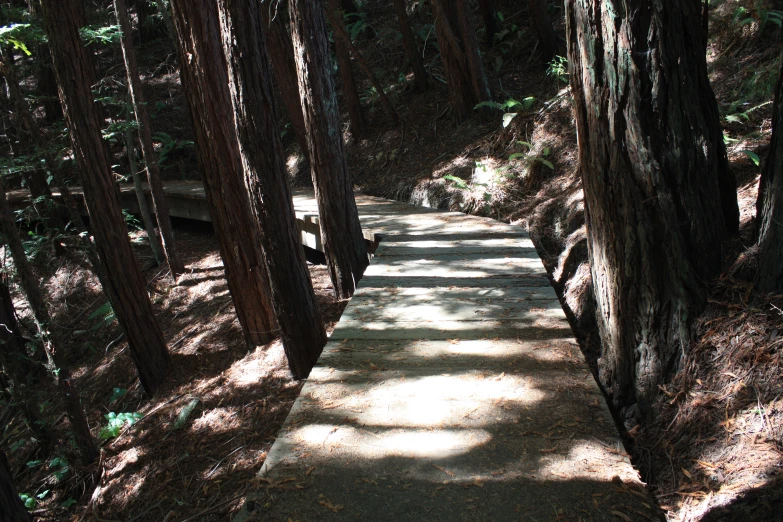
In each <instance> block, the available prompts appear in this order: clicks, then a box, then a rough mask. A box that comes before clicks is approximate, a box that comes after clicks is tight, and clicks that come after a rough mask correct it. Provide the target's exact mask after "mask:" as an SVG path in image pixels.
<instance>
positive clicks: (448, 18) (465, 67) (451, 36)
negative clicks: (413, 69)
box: [432, 0, 491, 122]
mask: <svg viewBox="0 0 783 522" xmlns="http://www.w3.org/2000/svg"><path fill="white" fill-rule="evenodd" d="M432 10H433V12H434V14H435V29H436V34H437V37H438V43H439V44H440V55H441V59H442V60H443V70H444V72H445V74H446V84H447V87H448V90H449V101H450V102H451V110H452V112H453V114H454V119H455V120H456V121H457V122H461V121H464V120H466V119H468V118H469V117H470V115H471V114H472V113H473V107H474V106H475V105H476V104H477V103H479V102H482V101H488V100H490V99H491V96H490V92H489V83H488V82H487V76H486V74H485V72H484V66H483V64H482V60H481V55H480V54H479V51H478V44H477V42H476V31H475V29H474V26H473V21H472V14H471V12H470V10H469V9H468V6H467V5H466V2H465V0H455V1H454V2H446V1H445V0H432Z"/></svg>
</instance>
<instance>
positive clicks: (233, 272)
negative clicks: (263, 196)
mask: <svg viewBox="0 0 783 522" xmlns="http://www.w3.org/2000/svg"><path fill="white" fill-rule="evenodd" d="M171 9H172V14H173V18H174V28H175V29H176V31H177V41H178V43H179V55H180V59H181V62H182V65H181V67H180V75H181V78H182V86H183V88H184V91H185V95H186V97H187V99H188V105H189V106H190V114H191V116H192V118H193V128H194V130H195V133H196V148H197V151H198V158H199V164H200V165H201V173H202V176H203V180H204V189H205V191H206V195H207V202H208V204H209V209H210V210H209V213H210V215H211V216H212V223H213V224H214V226H215V231H216V232H217V237H218V240H219V242H220V252H221V255H222V257H223V264H224V266H225V269H226V279H227V280H228V288H229V290H230V291H231V297H232V298H233V300H234V306H235V308H236V311H237V315H238V317H239V322H240V324H241V325H242V331H243V333H244V336H245V342H246V343H247V344H248V345H249V346H253V345H256V344H265V343H267V342H269V341H271V340H272V339H273V338H274V337H275V335H274V334H275V332H276V331H277V321H276V319H275V315H274V310H273V307H272V301H271V295H270V294H271V290H270V287H269V274H268V273H267V270H266V265H265V264H264V257H263V253H262V250H261V230H260V228H259V224H258V221H256V219H255V218H254V217H253V214H252V213H251V211H250V202H249V201H248V197H247V191H246V190H245V186H244V182H243V180H242V176H243V174H242V173H243V170H242V162H241V158H240V155H239V146H238V143H237V136H236V132H235V130H234V127H233V124H232V122H233V114H232V109H231V94H230V92H229V88H228V74H227V71H226V61H225V58H224V56H223V49H222V47H221V45H220V41H221V39H220V21H219V19H218V11H217V4H216V2H215V1H214V0H187V1H186V0H172V2H171Z"/></svg>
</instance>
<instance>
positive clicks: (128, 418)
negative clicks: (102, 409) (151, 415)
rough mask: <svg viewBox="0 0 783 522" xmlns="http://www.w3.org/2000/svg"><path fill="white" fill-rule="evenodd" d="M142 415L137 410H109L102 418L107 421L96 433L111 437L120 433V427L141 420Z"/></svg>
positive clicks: (104, 437)
mask: <svg viewBox="0 0 783 522" xmlns="http://www.w3.org/2000/svg"><path fill="white" fill-rule="evenodd" d="M142 417H143V415H142V414H141V413H138V412H133V413H114V412H113V411H112V412H109V413H107V414H106V415H104V418H105V419H106V420H107V421H108V422H107V424H106V426H104V427H103V428H101V432H100V434H99V435H98V436H99V437H100V438H102V439H104V440H106V439H113V438H115V437H116V436H117V435H119V434H120V432H121V431H122V428H124V427H125V426H126V425H127V426H133V425H134V424H136V423H137V422H139V421H140V420H141V418H142Z"/></svg>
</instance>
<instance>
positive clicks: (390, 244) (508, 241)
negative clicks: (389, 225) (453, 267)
mask: <svg viewBox="0 0 783 522" xmlns="http://www.w3.org/2000/svg"><path fill="white" fill-rule="evenodd" d="M389 239H390V241H384V243H383V244H384V246H385V247H386V248H388V249H391V251H392V252H394V251H395V250H396V249H397V248H416V249H425V248H426V249H428V250H430V249H435V250H441V249H447V248H448V249H456V248H460V249H463V250H464V249H465V247H472V248H477V247H483V248H487V249H493V248H498V249H499V248H503V249H508V248H519V249H535V246H534V245H533V241H532V240H531V239H527V238H523V239H520V238H490V239H464V240H461V241H448V240H426V239H423V240H421V241H393V239H394V237H393V236H392V237H391V238H389Z"/></svg>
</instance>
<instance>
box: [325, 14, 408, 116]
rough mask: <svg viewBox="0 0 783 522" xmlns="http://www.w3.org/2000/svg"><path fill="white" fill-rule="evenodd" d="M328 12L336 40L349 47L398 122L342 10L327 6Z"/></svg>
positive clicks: (390, 113)
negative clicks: (349, 30) (357, 45)
mask: <svg viewBox="0 0 783 522" xmlns="http://www.w3.org/2000/svg"><path fill="white" fill-rule="evenodd" d="M326 13H327V18H329V21H330V22H331V24H332V30H333V32H334V37H335V40H340V41H342V43H343V45H345V46H346V47H347V48H348V50H349V51H350V53H351V54H352V55H353V57H354V59H355V60H356V63H357V64H358V65H359V68H360V69H361V70H362V71H363V72H364V74H365V75H366V76H367V79H368V80H370V83H371V84H372V86H373V87H375V91H376V92H377V93H378V98H379V99H380V100H381V106H382V107H383V110H384V112H386V114H387V115H388V116H389V118H391V120H392V123H394V124H396V123H397V122H398V121H400V117H399V116H398V115H397V111H395V110H394V107H393V106H392V104H391V102H390V101H389V98H388V97H387V96H386V92H384V90H383V86H382V85H381V82H379V81H378V77H377V76H375V73H374V72H373V71H372V67H370V64H369V63H367V60H365V59H364V56H362V54H361V53H360V52H359V50H358V49H357V48H356V46H354V45H353V42H351V37H350V35H349V34H348V31H346V30H345V26H344V25H343V22H342V18H343V14H342V11H333V10H330V9H329V8H328V7H327V8H326Z"/></svg>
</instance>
